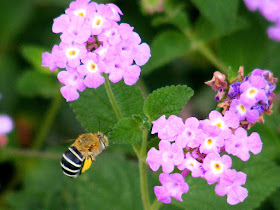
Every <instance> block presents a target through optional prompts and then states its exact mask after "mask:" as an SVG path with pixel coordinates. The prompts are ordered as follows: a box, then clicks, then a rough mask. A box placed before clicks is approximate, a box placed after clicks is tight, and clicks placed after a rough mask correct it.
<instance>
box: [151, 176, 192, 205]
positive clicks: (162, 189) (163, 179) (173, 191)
mask: <svg viewBox="0 0 280 210" xmlns="http://www.w3.org/2000/svg"><path fill="white" fill-rule="evenodd" d="M159 181H160V183H161V184H162V186H155V187H154V192H155V195H156V197H157V200H158V201H161V202H163V203H170V202H171V197H173V198H175V199H176V200H179V201H183V200H182V194H183V193H187V192H188V191H189V186H188V184H187V183H186V182H185V180H184V177H183V176H182V175H181V174H178V173H175V174H166V173H162V174H160V175H159Z"/></svg>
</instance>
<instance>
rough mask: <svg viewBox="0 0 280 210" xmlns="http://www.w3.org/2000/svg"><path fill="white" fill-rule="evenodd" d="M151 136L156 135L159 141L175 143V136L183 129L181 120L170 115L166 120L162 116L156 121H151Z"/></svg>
mask: <svg viewBox="0 0 280 210" xmlns="http://www.w3.org/2000/svg"><path fill="white" fill-rule="evenodd" d="M152 123H153V128H152V132H151V133H152V134H155V133H158V137H159V138H160V139H161V140H167V141H175V139H176V138H177V136H178V135H179V134H180V133H181V131H182V129H183V128H184V123H183V121H182V119H181V118H179V117H177V116H175V115H170V116H169V118H168V119H167V120H166V119H165V115H162V116H161V117H160V118H158V119H157V120H155V121H153V122H152Z"/></svg>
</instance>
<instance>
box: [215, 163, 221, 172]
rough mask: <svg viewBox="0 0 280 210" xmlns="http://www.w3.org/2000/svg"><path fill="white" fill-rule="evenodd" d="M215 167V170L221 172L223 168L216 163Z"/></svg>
mask: <svg viewBox="0 0 280 210" xmlns="http://www.w3.org/2000/svg"><path fill="white" fill-rule="evenodd" d="M214 167H215V169H216V170H217V171H219V170H221V166H220V164H219V163H215V164H214Z"/></svg>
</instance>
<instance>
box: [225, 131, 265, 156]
mask: <svg viewBox="0 0 280 210" xmlns="http://www.w3.org/2000/svg"><path fill="white" fill-rule="evenodd" d="M261 149H262V142H261V138H260V136H259V134H258V133H256V132H253V133H252V134H251V135H250V136H249V137H248V136H247V131H246V130H245V129H244V128H238V129H236V130H235V132H234V135H232V136H231V137H230V138H229V139H227V140H226V141H225V150H226V152H227V153H228V154H232V155H234V156H236V157H238V158H240V159H241V160H243V161H247V160H249V158H250V154H249V152H252V153H253V154H258V153H260V152H261Z"/></svg>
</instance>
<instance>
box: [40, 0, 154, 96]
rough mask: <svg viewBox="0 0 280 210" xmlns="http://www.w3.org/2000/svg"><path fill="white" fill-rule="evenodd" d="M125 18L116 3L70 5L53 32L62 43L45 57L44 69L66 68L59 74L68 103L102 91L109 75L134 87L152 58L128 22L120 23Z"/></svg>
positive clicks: (87, 0) (83, 1) (86, 0)
mask: <svg viewBox="0 0 280 210" xmlns="http://www.w3.org/2000/svg"><path fill="white" fill-rule="evenodd" d="M120 15H122V12H121V10H120V9H119V7H117V6H116V5H115V4H97V3H95V2H90V0H76V1H74V2H72V3H70V6H69V8H67V9H66V10H65V14H62V15H61V16H59V17H58V18H56V19H54V23H53V26H52V31H53V32H54V33H61V35H60V39H61V42H60V44H59V45H54V47H53V48H52V52H51V53H48V52H45V53H43V54H42V66H45V67H49V69H50V70H51V71H54V70H55V69H57V68H60V69H66V71H60V72H59V73H58V75H57V77H58V80H59V81H60V82H61V83H62V84H64V85H65V86H63V87H62V88H61V93H62V95H63V97H64V98H65V99H66V100H67V101H74V100H77V99H78V98H79V93H78V91H84V90H85V88H86V87H88V88H98V87H99V86H100V85H102V84H103V83H104V81H105V79H104V77H103V76H102V73H106V74H109V80H110V81H111V82H113V83H116V82H119V81H120V80H122V79H123V80H124V83H125V84H126V85H133V84H135V83H136V82H137V80H138V79H139V76H140V73H141V69H140V66H142V65H144V64H145V63H146V62H147V61H148V60H149V58H150V56H151V55H150V48H149V46H148V45H147V44H146V43H142V44H141V38H140V36H139V35H138V34H137V33H136V32H134V31H133V29H134V28H133V27H131V26H130V25H129V24H127V23H120V24H119V23H118V22H119V21H120V20H121V18H120Z"/></svg>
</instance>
